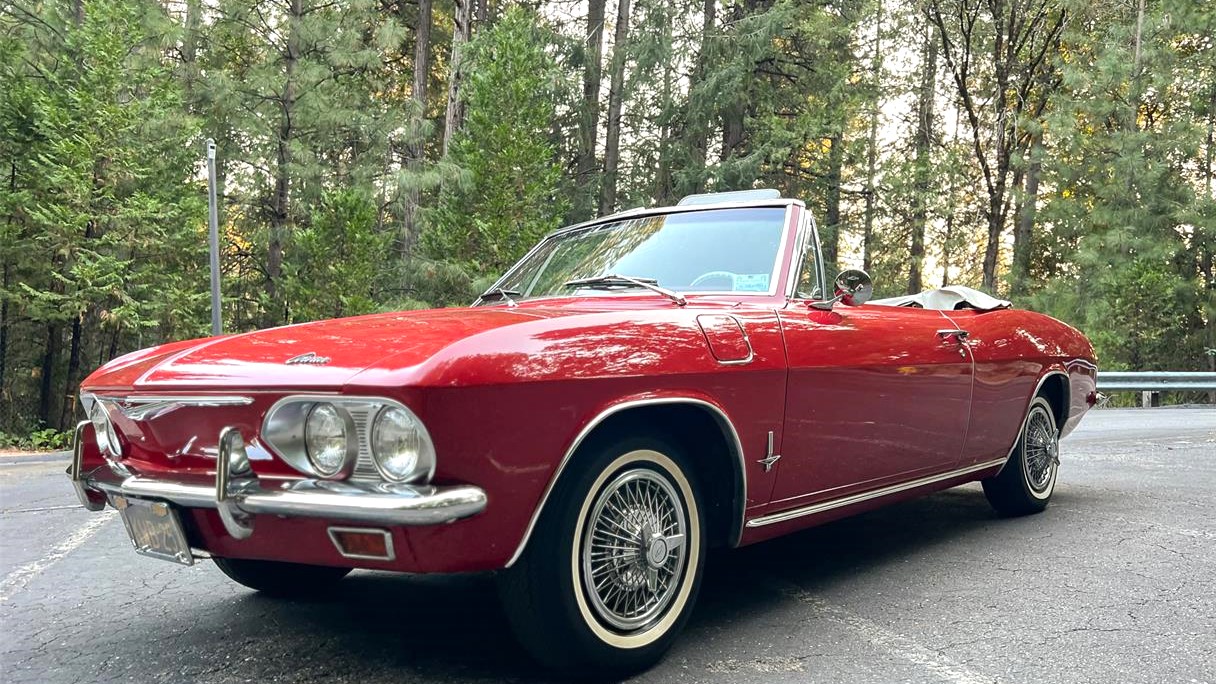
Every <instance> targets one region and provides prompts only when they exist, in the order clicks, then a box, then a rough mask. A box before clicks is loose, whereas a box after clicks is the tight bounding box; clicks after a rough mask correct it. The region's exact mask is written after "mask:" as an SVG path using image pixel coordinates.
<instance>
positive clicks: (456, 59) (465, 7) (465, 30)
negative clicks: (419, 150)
mask: <svg viewBox="0 0 1216 684" xmlns="http://www.w3.org/2000/svg"><path fill="white" fill-rule="evenodd" d="M455 2H456V13H455V16H454V17H453V20H454V22H455V24H454V25H453V26H452V57H451V59H450V60H449V72H448V108H447V115H446V117H445V119H444V125H443V156H445V157H446V156H447V155H448V150H449V149H451V146H452V138H453V137H455V135H456V131H458V130H459V129H460V126H461V125H462V124H463V123H464V103H463V102H461V100H460V87H461V86H462V85H463V81H464V63H463V62H464V55H463V54H461V53H463V52H464V46H465V43H468V42H469V36H470V35H472V28H473V27H472V23H471V22H470V21H469V19H470V9H471V4H470V3H472V2H473V0H455Z"/></svg>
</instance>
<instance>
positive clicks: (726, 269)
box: [496, 207, 786, 298]
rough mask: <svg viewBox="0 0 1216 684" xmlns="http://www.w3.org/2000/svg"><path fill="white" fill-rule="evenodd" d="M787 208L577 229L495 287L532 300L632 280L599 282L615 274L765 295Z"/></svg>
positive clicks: (682, 287) (685, 287) (672, 285)
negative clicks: (580, 281) (598, 279)
mask: <svg viewBox="0 0 1216 684" xmlns="http://www.w3.org/2000/svg"><path fill="white" fill-rule="evenodd" d="M785 213H786V212H785V208H784V207H762V208H752V209H716V210H711V211H692V212H683V213H677V214H667V215H660V216H645V217H639V218H626V219H622V220H620V221H613V222H611V223H601V224H599V225H595V226H590V227H588V228H584V229H580V230H574V231H571V232H568V233H563V234H561V235H558V236H557V237H553V238H550V239H548V240H547V241H545V242H544V243H542V244H541V246H540V248H539V249H537V250H535V251H534V252H532V253H531V254H529V255H528V256H526V257H524V259H523V261H521V262H519V263H518V264H516V265H515V267H514V268H512V269H511V271H510V272H508V273H507V276H506V277H505V278H503V280H502V281H501V282H499V283H498V284H497V285H496V288H501V289H503V290H506V291H508V292H510V293H512V294H518V296H519V297H523V298H528V297H550V296H556V295H565V294H570V293H572V292H578V291H580V290H597V291H601V292H603V291H614V292H615V291H620V289H621V288H619V287H618V286H620V285H626V286H628V283H622V282H620V281H612V282H610V283H608V284H607V285H606V284H605V283H602V282H600V283H597V282H595V279H597V278H600V277H602V276H607V275H613V276H626V277H628V278H636V279H645V280H646V281H647V282H650V283H653V284H656V285H658V286H660V287H663V288H667V289H668V290H673V291H676V292H723V293H724V292H749V293H759V294H766V293H768V292H770V290H771V287H772V284H773V280H774V279H775V278H776V268H777V256H778V254H779V253H780V251H781V238H782V234H783V232H784V228H785ZM579 280H582V281H584V282H582V283H576V282H572V281H579ZM629 291H633V290H632V289H631V290H629Z"/></svg>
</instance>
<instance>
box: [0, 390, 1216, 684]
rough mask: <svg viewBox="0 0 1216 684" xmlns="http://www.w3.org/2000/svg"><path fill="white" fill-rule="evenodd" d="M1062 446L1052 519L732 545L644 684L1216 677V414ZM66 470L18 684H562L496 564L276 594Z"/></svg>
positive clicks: (1190, 415) (17, 613) (922, 510)
mask: <svg viewBox="0 0 1216 684" xmlns="http://www.w3.org/2000/svg"><path fill="white" fill-rule="evenodd" d="M1062 453H1063V455H1062V463H1063V465H1062V468H1061V471H1060V476H1059V482H1058V484H1057V487H1056V492H1055V496H1054V499H1053V501H1052V504H1051V506H1050V507H1049V508H1048V510H1047V511H1046V512H1045V513H1043V514H1041V515H1036V516H1030V517H1027V518H1017V519H1003V518H999V517H997V516H996V515H995V514H993V513H992V511H991V509H990V508H989V507H988V505H987V503H986V501H985V500H984V497H983V493H982V492H981V490H980V488H979V486H978V485H968V486H965V487H960V488H956V489H952V490H949V491H946V492H942V493H939V494H936V495H932V496H929V497H925V498H922V499H919V500H915V501H910V502H906V503H901V504H896V505H893V506H890V507H887V508H885V509H882V510H878V511H874V512H871V513H867V514H865V515H861V516H858V517H855V518H851V519H847V520H842V521H839V522H836V523H831V524H829V525H825V526H823V527H819V528H815V529H812V530H808V531H805V532H802V533H799V534H795V535H792V536H789V537H785V538H782V539H778V540H775V541H772V542H767V543H763V544H758V545H755V546H751V547H748V548H744V549H739V550H734V551H722V552H717V553H715V554H714V555H712V556H711V557H710V559H709V562H708V563H707V574H706V578H705V583H704V586H703V589H702V591H701V597H700V600H699V603H698V605H697V607H696V610H695V612H694V614H693V616H692V620H691V621H690V623H689V625H688V628H687V629H686V631H685V633H684V635H683V636H682V637H681V638H680V639H679V640H678V641H677V643H676V645H675V648H674V649H672V651H671V653H670V654H669V655H668V656H667V658H666V659H665V660H664V661H663V662H662V663H660V664H659V665H658V666H657V667H655V668H654V669H653V670H651V671H649V672H647V673H645V674H643V675H640V676H639V677H637V678H636V680H635V681H638V682H779V681H790V682H806V683H809V682H848V683H859V682H876V683H878V682H882V683H887V682H952V683H955V684H970V683H973V682H975V683H980V682H1011V683H1012V682H1044V683H1051V682H1070V683H1071V682H1207V683H1208V684H1214V683H1216V638H1214V637H1213V636H1212V635H1213V634H1216V593H1214V592H1213V587H1216V522H1214V521H1216V493H1214V490H1216V409H1211V408H1171V409H1149V410H1140V409H1108V410H1101V411H1094V412H1091V413H1090V415H1089V416H1087V417H1086V419H1085V420H1084V421H1083V422H1082V425H1081V427H1080V428H1079V429H1078V430H1077V432H1076V433H1075V434H1074V435H1072V436H1070V437H1069V438H1068V439H1066V440H1065V441H1064V442H1063V443H1062ZM64 465H65V463H64V461H62V460H56V459H45V458H44V459H42V460H35V461H29V460H22V459H20V458H4V459H0V578H3V579H0V681H4V682H7V683H10V684H18V683H22V682H37V683H39V684H53V683H56V682H73V683H74V682H127V681H139V682H220V683H224V682H332V683H344V682H360V683H369V684H370V683H379V682H498V681H538V680H539V681H543V680H545V674H544V673H543V672H542V671H540V670H538V669H537V668H536V667H535V666H533V665H532V664H531V663H530V662H529V661H528V660H527V659H526V658H525V657H524V656H523V654H522V653H521V652H520V649H519V648H518V647H517V646H516V645H515V643H514V642H513V640H512V637H511V635H510V632H509V631H508V629H507V624H506V620H505V618H504V617H503V615H502V613H501V611H500V609H499V608H498V606H497V603H496V599H495V596H494V590H493V586H492V582H491V580H490V579H489V578H488V577H486V576H455V577H425V576H402V575H393V574H388V573H378V572H366V571H358V572H355V573H354V574H352V575H351V576H350V577H349V578H347V579H346V580H344V581H343V582H342V584H341V585H340V588H339V590H338V591H337V592H336V593H334V594H332V595H330V596H327V597H325V598H323V599H316V600H310V601H283V600H274V599H267V598H263V597H260V596H258V595H256V594H254V593H253V592H251V591H248V590H246V589H244V588H242V587H240V586H238V585H236V584H234V583H232V582H230V581H228V580H227V579H226V578H225V577H224V576H223V575H221V574H220V572H219V571H218V570H217V569H215V567H214V566H212V565H211V564H210V563H209V562H207V561H200V562H199V563H198V564H197V565H196V566H194V567H191V568H184V567H179V566H175V565H172V564H169V563H165V562H163V561H157V560H153V559H150V558H144V557H141V556H137V555H135V554H134V553H133V552H132V551H131V547H130V542H129V541H127V539H126V535H125V532H124V530H123V527H122V524H121V522H119V520H118V519H117V517H111V518H110V519H108V520H101V521H97V522H93V521H94V520H95V518H96V516H97V515H99V514H90V513H88V512H87V511H85V510H83V509H81V508H79V507H77V506H75V505H73V504H74V503H75V497H74V495H73V494H72V491H71V488H70V487H69V485H68V483H67V481H66V479H65V478H64V476H63V468H64ZM86 526H91V529H85V528H86ZM82 530H83V532H85V533H87V534H84V533H82Z"/></svg>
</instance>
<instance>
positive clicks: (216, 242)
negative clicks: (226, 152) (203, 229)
mask: <svg viewBox="0 0 1216 684" xmlns="http://www.w3.org/2000/svg"><path fill="white" fill-rule="evenodd" d="M207 213H208V217H207V218H208V223H209V224H210V226H209V227H210V229H211V230H210V232H211V334H212V335H219V334H220V333H221V332H222V326H221V324H220V220H219V206H218V205H217V202H216V199H215V140H213V139H211V138H207Z"/></svg>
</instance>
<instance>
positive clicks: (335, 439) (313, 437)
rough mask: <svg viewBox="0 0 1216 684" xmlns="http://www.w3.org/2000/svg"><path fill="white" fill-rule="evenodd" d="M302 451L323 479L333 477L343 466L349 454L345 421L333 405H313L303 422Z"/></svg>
mask: <svg viewBox="0 0 1216 684" xmlns="http://www.w3.org/2000/svg"><path fill="white" fill-rule="evenodd" d="M304 449H305V451H306V452H307V453H308V462H309V463H311V464H312V467H313V468H314V469H315V470H316V471H317V474H318V475H321V476H322V477H332V476H334V475H337V474H338V473H339V472H341V470H342V466H344V465H346V457H347V454H349V453H350V441H349V440H348V439H347V430H346V419H345V418H344V417H343V416H342V414H341V413H339V411H338V407H336V406H334V405H333V404H327V403H319V404H315V405H314V406H313V407H312V409H311V410H310V411H309V412H308V419H307V420H306V421H305V422H304Z"/></svg>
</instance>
